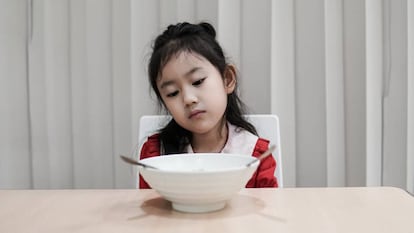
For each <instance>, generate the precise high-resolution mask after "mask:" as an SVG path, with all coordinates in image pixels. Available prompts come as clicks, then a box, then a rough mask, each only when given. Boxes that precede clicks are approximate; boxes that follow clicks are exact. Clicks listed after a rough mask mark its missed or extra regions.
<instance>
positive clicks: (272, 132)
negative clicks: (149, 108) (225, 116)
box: [136, 114, 283, 188]
mask: <svg viewBox="0 0 414 233" xmlns="http://www.w3.org/2000/svg"><path fill="white" fill-rule="evenodd" d="M246 118H247V120H248V121H249V122H250V123H252V124H253V125H254V126H255V127H256V130H257V133H258V134H259V136H260V137H262V138H266V139H268V140H269V141H270V144H274V145H276V149H275V151H274V152H273V156H274V158H275V160H276V163H277V168H276V171H275V176H276V178H277V181H278V184H279V187H280V188H283V169H282V154H281V148H280V129H279V118H278V117H277V116H276V115H267V114H265V115H246ZM170 119H171V116H168V115H146V116H142V117H141V119H140V123H139V138H138V140H139V148H141V146H142V144H143V143H144V142H145V141H146V138H147V137H148V136H150V135H152V134H154V133H156V132H157V131H158V130H159V129H161V128H162V127H164V125H166V124H167V123H168V122H169V120H170ZM139 151H141V149H140V150H139ZM136 183H137V182H136Z"/></svg>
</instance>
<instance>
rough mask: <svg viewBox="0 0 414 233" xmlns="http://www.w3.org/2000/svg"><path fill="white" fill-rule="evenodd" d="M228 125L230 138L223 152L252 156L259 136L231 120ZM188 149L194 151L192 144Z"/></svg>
mask: <svg viewBox="0 0 414 233" xmlns="http://www.w3.org/2000/svg"><path fill="white" fill-rule="evenodd" d="M227 127H228V129H229V131H228V132H229V133H228V138H227V142H226V144H225V145H224V147H223V149H222V150H221V153H230V154H241V155H248V156H251V155H252V154H253V151H254V148H255V146H256V143H257V140H258V139H259V137H257V136H256V135H254V134H252V133H250V132H249V131H247V130H245V129H243V128H240V127H236V126H235V125H232V124H230V123H229V122H227ZM186 151H187V153H194V151H193V148H192V147H191V144H189V145H188V146H187V148H186Z"/></svg>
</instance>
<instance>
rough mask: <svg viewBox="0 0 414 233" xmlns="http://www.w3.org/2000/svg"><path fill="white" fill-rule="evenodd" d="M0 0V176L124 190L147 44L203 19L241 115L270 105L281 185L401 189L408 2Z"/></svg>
mask: <svg viewBox="0 0 414 233" xmlns="http://www.w3.org/2000/svg"><path fill="white" fill-rule="evenodd" d="M0 4H1V7H0V80H1V82H0V113H1V115H0V117H1V119H0V127H1V128H0V188H36V189H40V188H42V189H43V188H134V187H135V184H134V182H135V174H134V171H133V169H132V168H131V167H130V166H128V165H127V164H124V163H122V162H121V161H120V160H119V155H120V154H124V155H129V156H136V155H134V154H133V153H134V148H135V147H136V145H137V143H138V127H139V125H138V123H139V117H140V116H142V115H148V114H158V113H159V112H158V109H157V106H156V102H155V101H156V97H155V96H154V94H151V92H150V88H149V83H148V80H147V73H146V72H147V68H146V65H147V62H148V58H149V56H150V52H151V43H152V41H153V40H154V39H155V36H156V35H158V34H159V33H160V32H162V31H163V30H164V29H165V27H166V26H167V25H169V24H172V23H176V22H179V21H191V22H199V21H208V22H210V23H212V24H213V25H214V26H215V27H216V29H217V38H218V40H219V42H220V43H221V44H222V46H223V48H224V52H225V53H226V56H227V57H228V58H229V61H230V62H232V63H234V64H236V66H237V69H238V74H239V77H238V78H239V80H238V81H239V85H240V93H241V98H242V99H243V100H244V102H245V103H246V104H247V105H248V107H249V113H252V114H254V113H257V114H267V113H273V114H277V115H278V116H279V119H280V124H281V145H282V148H281V149H282V157H283V167H284V169H283V170H284V178H285V180H284V184H285V186H286V187H305V186H317V187H325V186H377V185H387V186H396V187H400V188H403V189H406V190H408V191H410V192H414V190H413V189H414V162H413V161H414V158H413V156H414V155H413V154H414V153H413V151H414V150H413V144H414V141H413V140H414V136H413V135H414V130H413V125H414V123H413V120H412V119H414V117H413V115H414V114H413V108H414V107H413V103H414V99H413V96H414V94H413V93H414V88H413V83H414V81H413V77H414V75H413V69H414V68H413V67H414V63H413V60H414V58H413V57H414V52H413V47H414V45H413V40H414V36H413V30H412V28H413V27H412V25H414V21H413V20H414V19H413V15H414V10H413V3H412V1H409V0H397V1H391V0H385V1H375V0H365V1H360V0H347V1H344V0H316V1H312V2H309V1H307V0H296V1H284V0H274V1H271V0H265V1H251V0H229V1H221V0H213V1H203V0H173V1H170V0H158V1H152V0H140V1H131V0H119V1H118V0H117V1H114V0H104V1H97V0H95V1H83V0H58V1H55V0H44V1H32V0H28V1H3V2H2V3H0ZM10 12H11V13H10Z"/></svg>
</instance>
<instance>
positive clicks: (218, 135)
mask: <svg viewBox="0 0 414 233" xmlns="http://www.w3.org/2000/svg"><path fill="white" fill-rule="evenodd" d="M227 135H228V128H227V122H226V120H223V121H222V122H220V123H219V124H217V127H216V129H215V130H211V131H210V132H208V133H205V134H193V138H192V142H191V147H192V148H193V151H194V152H195V153H219V152H221V150H222V149H223V147H224V146H225V145H226V142H227V137H228V136H227Z"/></svg>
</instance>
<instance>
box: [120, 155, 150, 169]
mask: <svg viewBox="0 0 414 233" xmlns="http://www.w3.org/2000/svg"><path fill="white" fill-rule="evenodd" d="M120 157H121V159H122V160H123V161H124V162H126V163H129V164H132V165H138V166H141V167H145V168H152V169H157V168H156V167H153V166H151V165H147V164H144V163H141V162H139V161H136V160H134V159H131V158H129V157H126V156H123V155H120Z"/></svg>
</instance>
